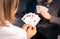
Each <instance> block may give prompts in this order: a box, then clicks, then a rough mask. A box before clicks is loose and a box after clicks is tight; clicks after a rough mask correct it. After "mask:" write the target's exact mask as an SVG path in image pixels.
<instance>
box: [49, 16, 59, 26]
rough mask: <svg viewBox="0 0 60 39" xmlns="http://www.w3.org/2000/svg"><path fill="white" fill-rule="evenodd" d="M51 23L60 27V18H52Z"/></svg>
mask: <svg viewBox="0 0 60 39" xmlns="http://www.w3.org/2000/svg"><path fill="white" fill-rule="evenodd" d="M50 22H51V23H56V24H58V25H60V18H59V17H55V16H51V18H50Z"/></svg>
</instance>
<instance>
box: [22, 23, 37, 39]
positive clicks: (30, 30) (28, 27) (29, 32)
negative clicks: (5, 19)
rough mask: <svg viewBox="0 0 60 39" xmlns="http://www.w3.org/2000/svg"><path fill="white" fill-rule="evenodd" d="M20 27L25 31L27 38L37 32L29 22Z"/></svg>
mask: <svg viewBox="0 0 60 39" xmlns="http://www.w3.org/2000/svg"><path fill="white" fill-rule="evenodd" d="M22 28H23V29H24V30H25V31H26V32H27V37H28V39H30V38H31V37H33V36H34V35H35V34H36V32H37V31H36V27H32V26H31V25H29V24H24V25H23V27H22Z"/></svg>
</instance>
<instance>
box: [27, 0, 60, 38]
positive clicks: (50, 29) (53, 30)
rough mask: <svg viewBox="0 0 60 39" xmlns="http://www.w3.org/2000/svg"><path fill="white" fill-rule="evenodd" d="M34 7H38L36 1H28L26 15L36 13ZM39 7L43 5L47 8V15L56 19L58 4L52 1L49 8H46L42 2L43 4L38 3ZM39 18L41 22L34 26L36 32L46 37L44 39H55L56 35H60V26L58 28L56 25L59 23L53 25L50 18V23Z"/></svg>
mask: <svg viewBox="0 0 60 39" xmlns="http://www.w3.org/2000/svg"><path fill="white" fill-rule="evenodd" d="M36 5H38V3H37V1H36V0H31V1H29V2H28V3H27V7H26V12H27V13H29V12H33V13H34V12H35V13H36ZM40 5H43V6H45V7H47V8H48V9H49V13H50V14H51V15H53V16H56V17H58V12H59V11H58V10H59V7H58V2H56V1H55V0H54V1H53V2H52V3H50V4H49V6H47V4H46V3H45V2H44V1H43V2H40ZM41 18H42V20H41V21H40V23H39V24H38V25H37V26H36V27H37V30H38V32H40V33H41V34H43V35H44V36H45V37H46V39H57V35H58V34H59V33H60V32H59V31H60V29H59V28H60V26H58V25H56V24H59V22H58V23H56V24H55V23H54V22H53V20H52V18H51V20H50V21H48V20H46V19H44V18H43V17H41ZM54 20H55V19H54ZM51 21H52V22H51ZM56 21H57V20H56ZM42 26H43V27H42ZM44 26H45V27H44ZM38 36H39V35H38ZM33 38H34V37H33ZM35 38H37V37H36V36H35Z"/></svg>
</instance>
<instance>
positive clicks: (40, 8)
mask: <svg viewBox="0 0 60 39" xmlns="http://www.w3.org/2000/svg"><path fill="white" fill-rule="evenodd" d="M36 10H37V13H40V11H47V12H48V10H49V9H48V8H47V7H45V6H40V5H37V6H36Z"/></svg>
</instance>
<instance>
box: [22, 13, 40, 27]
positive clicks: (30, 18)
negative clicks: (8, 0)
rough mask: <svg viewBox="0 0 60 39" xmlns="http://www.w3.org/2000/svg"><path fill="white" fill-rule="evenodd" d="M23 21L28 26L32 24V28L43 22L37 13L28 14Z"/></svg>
mask: <svg viewBox="0 0 60 39" xmlns="http://www.w3.org/2000/svg"><path fill="white" fill-rule="evenodd" d="M22 20H23V21H24V22H25V23H26V24H31V25H32V26H36V25H37V24H38V22H39V21H40V20H41V18H40V17H39V16H38V15H36V14H35V13H28V14H25V15H24V16H23V17H22Z"/></svg>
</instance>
